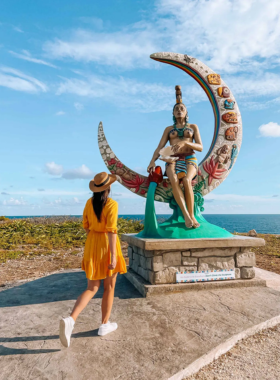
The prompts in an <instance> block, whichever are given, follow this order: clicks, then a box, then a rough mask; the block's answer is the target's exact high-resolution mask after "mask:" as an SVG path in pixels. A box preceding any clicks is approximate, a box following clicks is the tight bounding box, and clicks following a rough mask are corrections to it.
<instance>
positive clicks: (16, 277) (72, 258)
mask: <svg viewBox="0 0 280 380" xmlns="http://www.w3.org/2000/svg"><path fill="white" fill-rule="evenodd" d="M83 252H84V249H83V248H75V249H69V250H57V251H53V253H52V254H49V253H48V254H44V253H42V254H41V255H40V256H38V255H37V256H33V257H26V256H24V257H20V258H18V259H15V260H7V261H6V262H5V263H0V286H5V285H9V284H11V283H13V282H16V281H20V280H26V279H29V280H32V279H35V278H39V277H43V276H46V275H47V274H49V273H52V272H56V271H60V270H65V269H77V268H81V262H82V257H83ZM122 252H123V256H124V257H125V259H126V261H127V264H128V257H127V243H122Z"/></svg>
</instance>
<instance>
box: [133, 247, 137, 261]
mask: <svg viewBox="0 0 280 380" xmlns="http://www.w3.org/2000/svg"><path fill="white" fill-rule="evenodd" d="M134 248H136V247H134ZM136 256H139V255H138V253H137V250H135V249H133V250H132V258H133V260H135V257H136Z"/></svg>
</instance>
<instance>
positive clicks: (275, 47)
mask: <svg viewBox="0 0 280 380" xmlns="http://www.w3.org/2000/svg"><path fill="white" fill-rule="evenodd" d="M157 5H158V8H157V10H158V13H159V14H161V15H163V16H164V18H163V19H162V20H161V25H162V27H164V25H165V24H166V25H167V33H169V39H170V42H169V44H170V46H171V47H172V48H173V49H172V50H173V51H174V50H175V51H186V36H190V38H188V40H187V49H188V50H187V53H188V54H190V55H193V56H195V57H197V58H199V59H202V60H204V61H206V62H208V64H209V66H210V67H213V68H215V69H216V70H220V71H228V72H231V71H238V70H245V71H248V70H252V69H256V68H258V67H259V66H263V67H268V66H271V65H273V64H279V62H278V59H279V48H280V24H279V21H278V20H279V13H280V2H279V1H278V0H270V1H269V2H267V1H266V0H247V1H244V0H235V1H232V0H211V1H206V0H198V1H185V0H159V1H158V3H157ZM165 16H167V17H165ZM170 16H171V20H170ZM172 50H171V51H172Z"/></svg>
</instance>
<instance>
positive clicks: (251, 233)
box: [248, 230, 258, 237]
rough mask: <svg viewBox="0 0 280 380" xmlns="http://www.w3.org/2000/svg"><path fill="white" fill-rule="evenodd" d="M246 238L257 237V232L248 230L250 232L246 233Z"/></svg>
mask: <svg viewBox="0 0 280 380" xmlns="http://www.w3.org/2000/svg"><path fill="white" fill-rule="evenodd" d="M248 236H252V237H256V236H258V234H257V231H256V230H250V231H249V232H248Z"/></svg>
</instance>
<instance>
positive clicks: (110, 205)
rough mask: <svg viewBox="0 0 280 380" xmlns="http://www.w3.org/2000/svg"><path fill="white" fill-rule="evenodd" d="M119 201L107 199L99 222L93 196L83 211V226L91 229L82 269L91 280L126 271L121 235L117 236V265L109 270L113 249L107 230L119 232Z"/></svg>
mask: <svg viewBox="0 0 280 380" xmlns="http://www.w3.org/2000/svg"><path fill="white" fill-rule="evenodd" d="M117 220H118V203H117V202H116V201H114V200H113V199H111V198H108V199H107V202H106V205H105V207H104V208H103V210H102V214H101V221H100V222H99V221H98V219H97V217H96V215H95V212H94V210H93V206H92V198H90V199H88V201H87V203H86V205H85V209H84V212H83V227H84V228H87V229H89V233H88V236H87V240H86V243H85V250H84V257H83V261H82V270H84V271H85V272H86V276H87V278H88V279H89V280H103V279H104V278H106V277H109V276H112V275H113V274H114V273H120V274H123V273H126V272H127V270H126V263H125V260H124V258H123V255H122V250H121V245H120V241H119V237H118V236H117V249H116V252H117V265H116V268H115V269H114V270H109V269H108V265H109V264H110V263H111V251H110V246H109V240H108V235H107V232H113V233H115V234H116V233H117Z"/></svg>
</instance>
